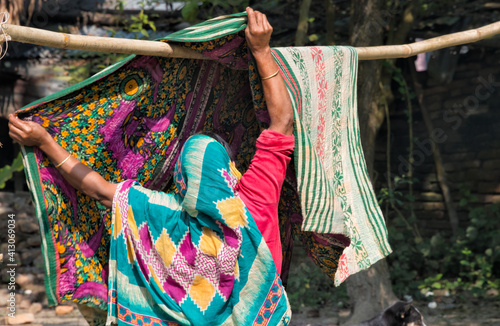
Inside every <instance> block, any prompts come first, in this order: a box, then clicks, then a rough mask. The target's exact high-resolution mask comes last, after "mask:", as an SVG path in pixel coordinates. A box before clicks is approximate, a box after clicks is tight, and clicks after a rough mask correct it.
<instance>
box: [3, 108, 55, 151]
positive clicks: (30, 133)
mask: <svg viewBox="0 0 500 326" xmlns="http://www.w3.org/2000/svg"><path fill="white" fill-rule="evenodd" d="M9 136H10V138H12V139H13V140H14V141H15V142H17V143H19V144H21V145H23V146H38V147H41V146H42V145H43V144H44V143H46V142H47V141H48V140H49V139H52V137H50V135H49V133H48V132H47V130H45V128H44V127H42V126H40V125H39V124H38V123H36V122H33V121H23V120H20V119H19V118H18V117H16V116H15V115H13V114H10V115H9Z"/></svg>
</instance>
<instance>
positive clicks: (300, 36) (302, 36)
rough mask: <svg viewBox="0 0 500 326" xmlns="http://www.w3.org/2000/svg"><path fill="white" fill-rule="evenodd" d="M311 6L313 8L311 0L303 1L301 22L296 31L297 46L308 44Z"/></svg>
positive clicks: (300, 14)
mask: <svg viewBox="0 0 500 326" xmlns="http://www.w3.org/2000/svg"><path fill="white" fill-rule="evenodd" d="M310 8H311V0H302V1H301V3H300V13H299V22H298V24H297V32H296V33H295V46H303V45H305V44H306V38H307V28H308V25H309V9H310Z"/></svg>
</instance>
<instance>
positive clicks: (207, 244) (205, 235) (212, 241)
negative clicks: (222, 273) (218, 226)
mask: <svg viewBox="0 0 500 326" xmlns="http://www.w3.org/2000/svg"><path fill="white" fill-rule="evenodd" d="M220 247H222V241H221V240H220V238H219V237H218V236H217V234H216V233H215V232H214V231H213V230H211V229H209V228H206V227H204V228H203V232H202V235H201V239H200V250H201V251H203V252H204V253H206V254H207V255H210V256H212V257H217V253H218V252H219V249H220Z"/></svg>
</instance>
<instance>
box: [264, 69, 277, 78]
mask: <svg viewBox="0 0 500 326" xmlns="http://www.w3.org/2000/svg"><path fill="white" fill-rule="evenodd" d="M279 72H280V70H279V69H278V70H276V72H275V73H274V74H272V75H270V76H267V77H261V78H260V80H266V79H271V78H273V77H275V76H277V75H278V73H279Z"/></svg>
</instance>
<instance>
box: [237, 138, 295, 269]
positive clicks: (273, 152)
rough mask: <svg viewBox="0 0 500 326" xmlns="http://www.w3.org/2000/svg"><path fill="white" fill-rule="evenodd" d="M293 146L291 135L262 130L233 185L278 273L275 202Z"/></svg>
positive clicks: (293, 141)
mask: <svg viewBox="0 0 500 326" xmlns="http://www.w3.org/2000/svg"><path fill="white" fill-rule="evenodd" d="M294 146H295V139H294V137H293V136H286V135H283V134H281V133H279V132H276V131H272V130H264V131H263V132H262V133H261V135H260V136H259V138H258V139H257V151H256V153H255V155H254V157H253V159H252V162H251V163H250V167H249V168H248V170H247V172H245V174H243V176H242V177H241V180H240V182H239V183H238V185H237V186H236V191H237V192H238V193H239V196H240V198H241V199H242V200H243V202H244V203H245V205H246V206H247V208H248V210H249V211H250V214H252V217H253V219H254V220H255V223H256V224H257V227H258V228H259V230H260V232H261V233H262V236H263V237H264V240H265V241H266V243H267V245H268V247H269V250H270V251H271V254H272V256H273V259H274V262H275V264H276V267H277V269H278V272H281V261H282V253H281V240H280V233H279V220H278V203H279V199H280V193H281V187H282V185H283V181H284V180H285V174H286V168H287V165H288V163H290V160H291V158H290V154H291V153H292V152H293V149H294Z"/></svg>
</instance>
